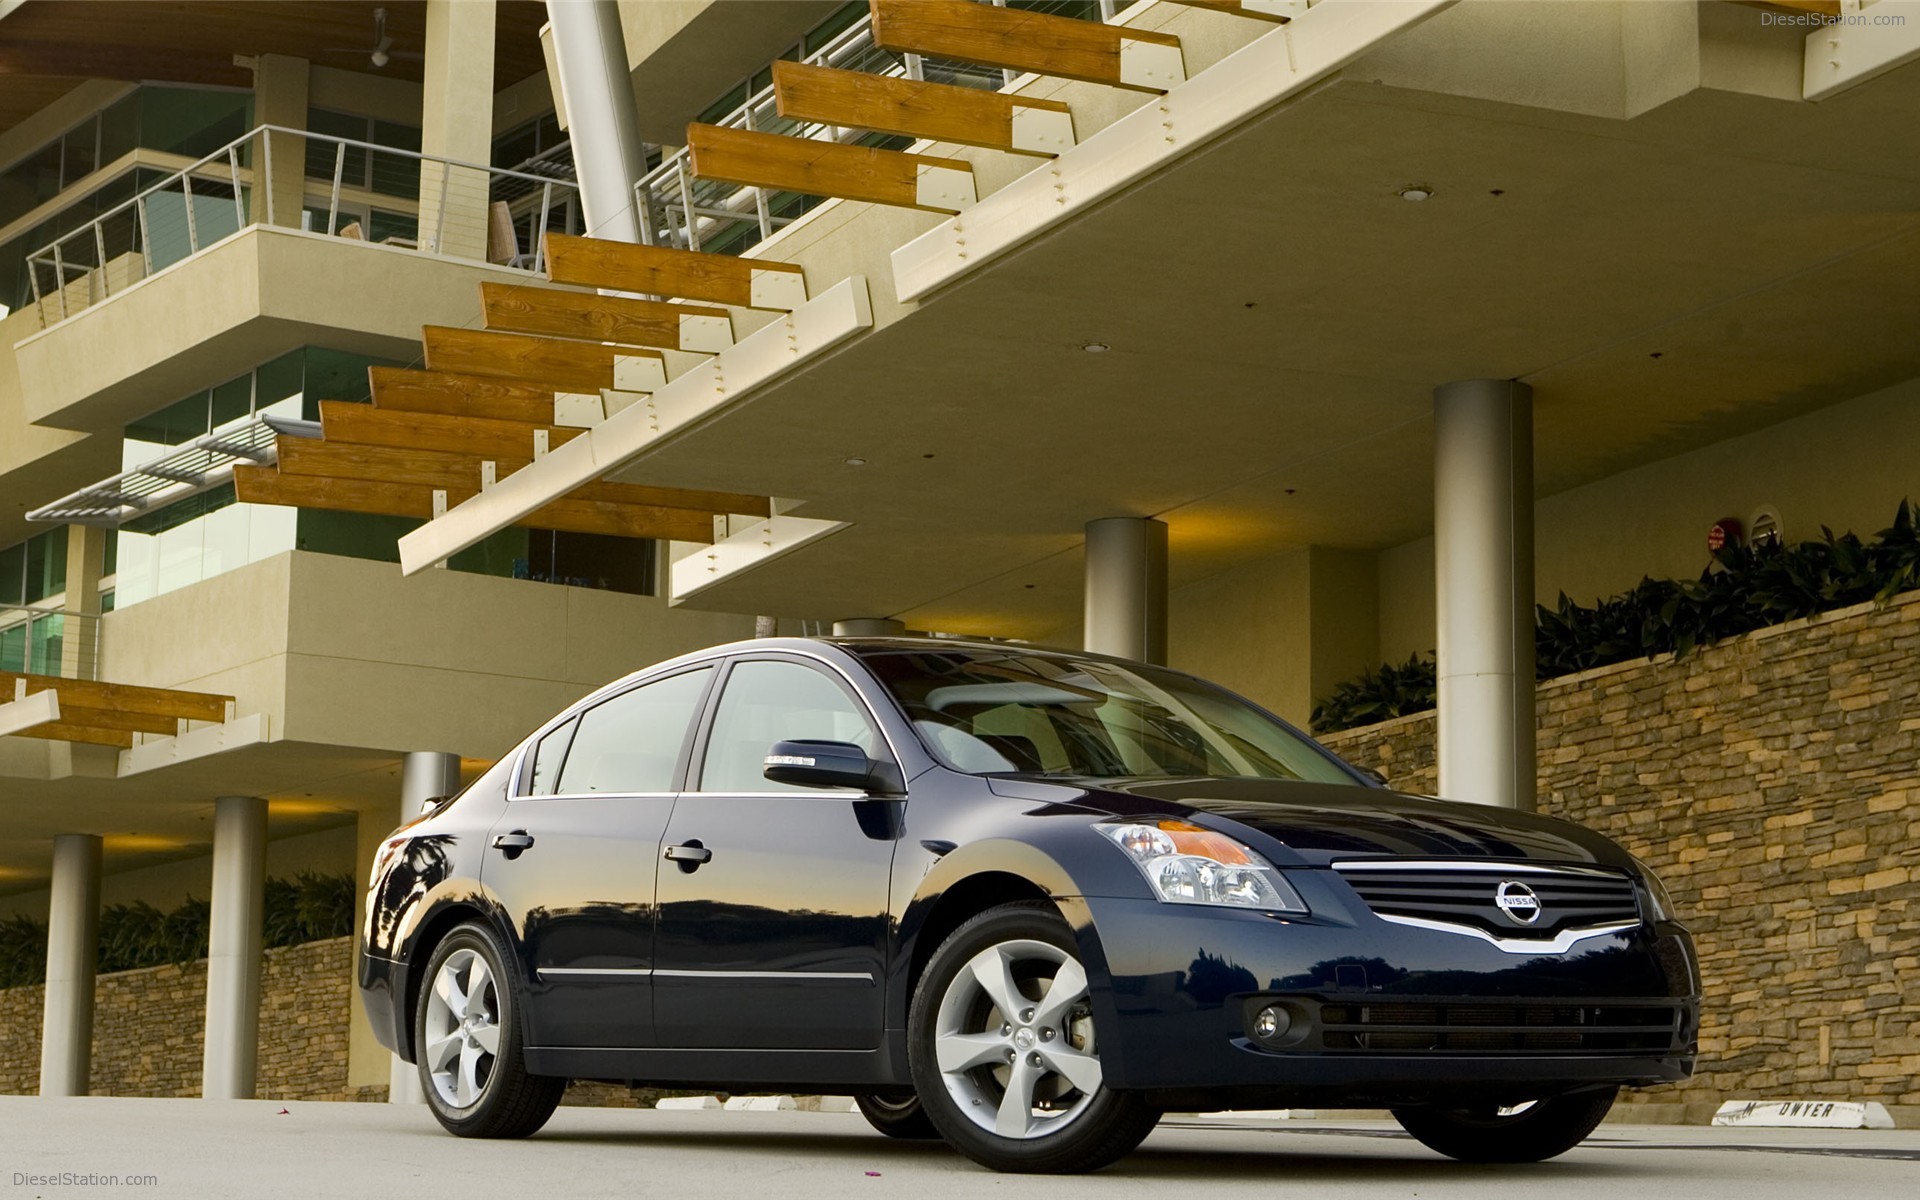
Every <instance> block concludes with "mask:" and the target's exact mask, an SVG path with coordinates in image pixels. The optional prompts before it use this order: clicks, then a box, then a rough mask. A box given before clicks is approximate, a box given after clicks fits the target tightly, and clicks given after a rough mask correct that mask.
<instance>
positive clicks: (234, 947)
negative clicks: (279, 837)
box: [200, 796, 267, 1100]
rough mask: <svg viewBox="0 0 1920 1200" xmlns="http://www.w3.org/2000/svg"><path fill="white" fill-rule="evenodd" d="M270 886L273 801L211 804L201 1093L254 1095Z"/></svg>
mask: <svg viewBox="0 0 1920 1200" xmlns="http://www.w3.org/2000/svg"><path fill="white" fill-rule="evenodd" d="M266 886H267V802H266V801H265V800H262V799H260V798H259V797H257V796H222V797H220V798H219V799H218V800H216V801H214V806H213V900H212V909H213V913H212V919H211V921H210V923H209V928H208V931H207V1027H206V1048H205V1050H204V1052H203V1054H202V1057H201V1079H200V1094H201V1095H202V1096H203V1097H205V1098H206V1099H208V1100H250V1099H252V1098H253V1089H254V1074H255V1069H256V1066H257V1063H258V1060H259V1052H260V953H261V943H262V938H263V925H264V922H265V911H264V910H265V907H266V904H265V899H266V897H265V893H266Z"/></svg>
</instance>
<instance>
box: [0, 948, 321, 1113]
mask: <svg viewBox="0 0 1920 1200" xmlns="http://www.w3.org/2000/svg"><path fill="white" fill-rule="evenodd" d="M352 953H353V940H352V939H351V938H334V939H331V940H329V941H324V942H309V943H307V944H306V945H304V946H287V947H282V948H279V949H274V950H269V951H267V952H266V955H265V956H264V959H263V962H262V964H261V970H260V1066H259V1083H258V1088H257V1094H258V1095H260V1096H261V1097H262V1098H266V1099H274V1100H339V1099H351V1098H352V1097H353V1093H352V1091H351V1090H349V1089H348V1087H347V1005H348V1003H349V997H348V988H349V987H350V986H351V983H352V974H351V970H350V967H351V956H352ZM44 995H45V992H44V989H42V988H39V987H23V988H11V989H8V990H5V991H0V1031H4V1035H5V1036H4V1037H0V1094H25V1093H32V1092H36V1091H38V1090H39V1088H40V1020H41V1013H42V1003H43V997H44ZM206 1005H207V964H206V962H205V961H204V960H202V961H200V962H195V963H189V964H187V965H185V966H174V967H149V968H147V969H145V970H140V971H120V972H116V973H114V974H112V975H102V976H101V977H100V980H99V982H98V984H97V985H96V989H95V992H94V1009H93V1084H92V1091H93V1094H94V1095H96V1096H197V1095H199V1094H200V1056H201V1050H202V1048H203V1045H204V1036H205V1028H206V1011H207V1008H206Z"/></svg>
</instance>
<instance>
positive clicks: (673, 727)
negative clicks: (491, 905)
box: [480, 666, 714, 1047]
mask: <svg viewBox="0 0 1920 1200" xmlns="http://www.w3.org/2000/svg"><path fill="white" fill-rule="evenodd" d="M713 675H714V668H712V667H710V666H709V667H698V668H695V669H693V670H689V671H683V672H681V673H679V674H677V675H670V676H668V677H666V678H664V679H660V680H655V681H653V682H650V683H645V684H642V685H640V686H639V687H636V688H630V689H628V690H627V691H624V692H620V693H618V694H616V695H614V696H610V697H608V698H607V699H604V700H601V701H600V702H598V703H597V704H595V705H594V706H592V707H591V708H588V709H586V710H585V711H584V712H582V713H580V714H579V715H578V716H577V717H575V718H574V719H573V720H570V721H567V722H565V723H563V724H561V725H558V726H556V727H555V728H554V729H553V730H552V731H551V732H550V733H548V734H546V735H545V736H544V737H542V738H541V739H540V740H539V741H538V742H536V743H535V744H534V747H533V749H532V751H531V755H530V756H531V759H532V761H531V763H530V764H529V765H528V766H527V768H526V769H525V770H524V772H523V774H524V777H525V778H524V780H523V782H522V784H521V793H522V794H521V795H520V796H519V798H517V799H515V800H514V801H513V802H512V803H510V804H509V805H508V806H507V811H506V813H505V815H503V816H502V817H501V818H500V820H499V822H498V823H497V824H496V825H495V826H494V827H493V830H492V831H491V832H490V833H489V834H488V842H489V846H488V849H487V858H486V862H485V865H484V866H483V867H482V868H481V875H480V881H481V884H482V885H483V886H484V887H486V888H487V890H489V891H490V892H492V893H493V894H494V895H495V896H496V897H497V898H498V899H499V901H500V902H501V904H502V905H504V906H505V908H506V911H507V916H508V919H509V920H510V921H511V922H512V924H513V927H514V933H515V936H516V940H517V942H518V945H517V947H516V949H517V950H518V953H519V956H520V963H521V968H522V971H521V973H522V975H523V976H524V977H525V978H526V980H527V982H528V987H529V994H528V998H527V1006H526V1017H527V1038H528V1044H529V1045H533V1046H592V1047H640V1046H648V1045H651V1044H652V1037H653V1002H652V981H651V975H652V970H653V965H654V962H653V937H654V931H653V918H654V907H653V900H654V887H655V875H656V873H657V871H658V867H659V863H660V838H661V835H662V834H663V833H664V832H665V831H666V827H667V818H668V816H669V814H671V812H672V811H673V800H674V786H675V782H676V780H677V779H678V777H679V772H680V770H681V769H682V764H683V762H684V758H685V755H686V753H687V743H688V733H689V731H690V730H691V728H692V726H693V718H694V716H695V715H696V714H697V713H698V712H699V711H700V708H701V703H702V701H703V699H704V698H705V695H706V691H707V687H708V685H709V683H710V682H711V681H712V678H713Z"/></svg>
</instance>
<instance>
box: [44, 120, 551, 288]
mask: <svg viewBox="0 0 1920 1200" xmlns="http://www.w3.org/2000/svg"><path fill="white" fill-rule="evenodd" d="M296 205H297V206H298V208H299V211H298V212H297V213H294V212H282V211H278V209H282V208H286V209H291V208H293V207H295V206H296ZM262 222H264V223H266V224H271V225H283V226H289V227H298V228H301V229H305V230H308V231H310V232H314V233H324V234H328V235H330V236H334V237H345V238H353V239H359V240H363V241H370V242H379V243H381V244H384V245H387V246H392V247H397V248H400V249H404V250H408V251H414V252H418V253H422V254H430V255H435V256H437V257H441V258H451V259H458V260H462V261H469V262H489V263H494V264H496V265H500V266H507V267H513V268H520V269H525V270H529V271H534V272H538V271H540V270H542V269H543V267H544V265H545V264H544V263H543V261H542V255H543V254H544V245H543V241H542V238H541V236H540V235H541V234H542V233H544V232H545V231H546V230H549V229H557V230H561V231H562V232H567V233H578V232H581V230H582V227H583V225H584V217H583V214H582V211H581V207H580V197H579V188H578V185H576V184H575V183H574V182H573V181H572V180H571V179H569V178H563V177H561V172H559V171H557V170H556V171H551V172H543V173H539V174H532V173H528V172H524V171H511V170H506V169H503V168H500V167H484V166H479V165H477V164H474V163H466V162H460V161H458V160H456V159H448V158H438V157H435V156H432V155H427V154H421V153H419V152H418V151H413V150H402V149H397V148H395V147H392V146H378V145H375V144H373V143H371V142H361V141H355V140H353V139H351V138H339V137H328V136H325V135H323V134H317V133H308V132H305V131H303V130H298V129H289V128H286V127H284V126H279V125H262V126H260V127H258V128H256V129H254V130H252V131H251V132H249V133H247V134H245V135H243V136H242V137H240V138H237V139H235V140H234V141H232V142H230V143H228V144H227V145H225V146H223V147H221V148H220V149H218V150H216V151H214V152H213V153H212V154H209V155H208V156H207V157H205V158H203V159H201V160H200V161H199V162H196V163H194V164H192V165H191V166H188V167H185V168H183V169H182V170H180V171H177V172H175V173H174V174H172V175H170V176H168V177H167V178H165V179H163V180H161V181H160V182H158V183H156V184H154V185H153V186H151V187H149V188H147V189H145V190H144V191H142V192H140V193H139V194H138V195H136V196H134V197H133V198H132V199H131V200H127V201H125V202H123V203H121V204H119V205H116V206H115V207H113V208H111V209H108V210H107V211H106V212H104V213H102V214H101V215H100V216H99V217H97V218H96V219H94V220H93V221H91V222H89V223H88V224H86V225H82V226H80V227H79V228H78V229H75V230H73V231H72V232H70V233H67V234H65V235H63V236H62V237H60V238H58V239H57V240H55V241H53V242H50V243H49V244H47V245H45V246H42V247H41V248H40V249H38V250H35V251H33V252H32V253H30V254H29V255H28V256H27V264H26V265H27V272H28V278H29V280H30V286H31V289H32V295H33V302H34V304H35V305H36V306H37V307H38V308H39V310H40V315H41V323H42V325H43V326H44V325H51V324H53V323H54V322H56V321H63V320H65V319H66V318H68V317H71V316H74V315H75V314H77V313H80V312H83V311H85V310H86V309H87V308H89V307H91V306H92V305H94V304H98V303H99V302H100V301H102V300H105V299H107V298H108V297H110V296H113V295H116V294H118V293H119V292H122V291H125V290H126V289H127V288H129V287H132V286H133V285H134V284H136V283H138V282H139V281H140V280H142V279H144V278H146V277H148V276H150V275H153V274H155V273H157V272H159V271H163V270H165V269H166V268H168V267H170V266H172V265H174V264H175V263H178V262H181V261H184V260H185V259H188V258H191V257H193V256H194V255H196V254H199V253H200V252H201V251H203V250H206V249H208V248H209V247H211V246H214V245H216V244H218V243H220V242H222V241H224V240H226V239H227V238H229V237H232V236H233V235H234V234H236V233H238V232H240V230H242V229H244V228H247V227H249V226H251V225H255V224H260V223H262Z"/></svg>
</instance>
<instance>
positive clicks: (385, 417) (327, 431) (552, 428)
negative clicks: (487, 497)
mask: <svg viewBox="0 0 1920 1200" xmlns="http://www.w3.org/2000/svg"><path fill="white" fill-rule="evenodd" d="M542 429H544V430H546V431H547V448H548V449H553V448H555V447H557V446H562V445H565V444H566V443H567V442H569V441H572V440H573V439H574V438H577V437H579V436H580V435H581V434H582V433H584V432H585V430H581V429H573V428H569V427H568V426H565V425H535V424H529V423H526V422H521V421H496V420H494V419H493V418H491V417H451V416H447V415H446V414H444V413H423V412H391V411H388V410H386V409H380V408H375V407H373V406H372V405H370V404H349V403H347V402H346V401H344V400H322V401H321V402H320V432H321V436H322V437H324V438H325V439H326V440H327V441H329V442H351V443H353V444H355V445H360V446H393V447H396V448H398V449H402V450H442V451H447V452H449V453H453V454H472V455H475V456H477V457H480V458H494V459H501V458H513V459H521V458H527V459H530V458H533V457H534V447H533V435H534V434H535V433H536V432H538V431H540V430H542ZM309 440H311V439H309ZM478 486H479V485H478V484H475V487H476V488H478Z"/></svg>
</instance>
